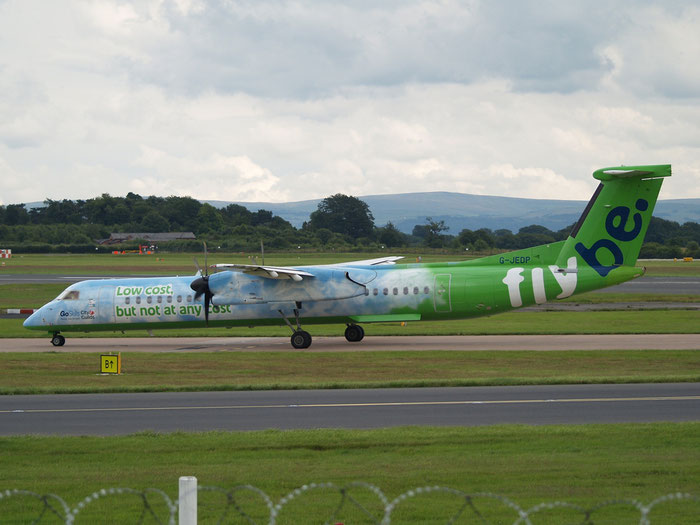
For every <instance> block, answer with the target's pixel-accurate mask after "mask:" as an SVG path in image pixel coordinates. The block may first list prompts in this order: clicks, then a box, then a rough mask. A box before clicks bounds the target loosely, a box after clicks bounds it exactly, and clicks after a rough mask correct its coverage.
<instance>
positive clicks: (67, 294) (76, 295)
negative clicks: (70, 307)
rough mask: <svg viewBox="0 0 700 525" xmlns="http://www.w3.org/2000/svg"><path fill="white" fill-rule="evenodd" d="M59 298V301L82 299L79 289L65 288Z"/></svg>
mask: <svg viewBox="0 0 700 525" xmlns="http://www.w3.org/2000/svg"><path fill="white" fill-rule="evenodd" d="M57 299H58V300H59V301H76V300H78V299H80V292H79V291H78V290H65V291H64V292H63V293H62V294H61V295H59V296H58V297H57Z"/></svg>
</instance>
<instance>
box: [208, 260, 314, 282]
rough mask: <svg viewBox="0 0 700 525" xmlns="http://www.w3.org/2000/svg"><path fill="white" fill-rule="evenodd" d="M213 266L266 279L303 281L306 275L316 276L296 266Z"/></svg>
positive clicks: (213, 266)
mask: <svg viewBox="0 0 700 525" xmlns="http://www.w3.org/2000/svg"><path fill="white" fill-rule="evenodd" d="M212 268H225V269H227V270H231V271H232V272H242V273H247V274H249V275H257V276H259V277H265V278H266V279H291V280H292V281H297V282H298V281H301V280H302V279H303V278H304V277H314V274H312V273H309V272H306V271H304V270H297V269H296V268H287V267H282V266H262V265H258V264H213V265H212Z"/></svg>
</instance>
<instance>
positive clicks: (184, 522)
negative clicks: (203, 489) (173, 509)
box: [178, 476, 197, 525]
mask: <svg viewBox="0 0 700 525" xmlns="http://www.w3.org/2000/svg"><path fill="white" fill-rule="evenodd" d="M179 501H180V508H179V518H180V519H179V521H178V523H179V524H180V525H197V478H195V477H194V476H180V494H179Z"/></svg>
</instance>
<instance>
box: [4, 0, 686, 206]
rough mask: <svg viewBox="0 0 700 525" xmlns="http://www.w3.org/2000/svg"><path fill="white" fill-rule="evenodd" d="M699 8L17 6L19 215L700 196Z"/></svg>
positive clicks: (14, 63)
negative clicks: (80, 206) (631, 179)
mask: <svg viewBox="0 0 700 525" xmlns="http://www.w3.org/2000/svg"><path fill="white" fill-rule="evenodd" d="M699 28H700V6H699V5H698V4H697V2H695V1H685V2H684V1H674V0H664V1H660V0H659V1H638V0H629V1H624V0H621V1H615V2H605V3H604V2H590V1H588V0H582V1H575V0H574V1H565V2H564V1H560V0H551V1H546V0H538V1H527V0H517V1H516V0H511V1H507V0H503V1H491V0H481V1H480V0H473V1H462V2H458V1H449V0H446V1H428V0H425V1H409V0H397V1H382V2H376V1H370V0H366V1H365V0H358V1H348V2H340V1H338V2H334V1H326V0H323V1H321V0H319V1H303V0H302V1H294V2H282V1H262V0H251V1H213V0H207V1H204V0H202V1H199V0H139V1H134V2H129V1H110V0H95V1H80V0H60V1H58V0H57V1H52V2H46V1H43V0H0V204H11V203H20V202H32V201H42V200H44V199H46V198H51V199H64V198H69V199H77V198H83V199H84V198H91V197H95V196H97V195H100V194H102V193H109V194H111V195H120V196H121V195H125V194H126V193H128V192H130V191H132V192H135V193H139V194H141V195H160V196H168V195H189V196H193V197H196V198H199V199H219V200H232V201H273V202H281V201H295V200H304V199H309V198H319V197H321V198H322V197H326V196H328V195H331V194H334V193H338V192H340V193H345V194H350V195H358V196H360V195H370V194H382V193H400V192H417V191H457V192H463V193H477V194H484V195H502V196H514V197H516V196H517V197H534V198H557V199H581V200H586V199H588V198H589V196H590V194H591V192H592V191H593V189H594V187H595V181H594V180H593V179H592V178H591V172H592V171H593V170H595V169H597V168H600V167H604V166H615V165H619V164H628V165H631V164H652V163H658V164H661V163H672V164H673V168H674V176H673V177H672V179H670V180H667V181H666V183H665V184H664V187H663V189H662V194H661V198H664V199H669V198H685V197H700V29H699Z"/></svg>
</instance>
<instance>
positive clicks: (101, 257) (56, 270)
mask: <svg viewBox="0 0 700 525" xmlns="http://www.w3.org/2000/svg"><path fill="white" fill-rule="evenodd" d="M433 252H434V251H433V250H429V251H423V250H422V249H420V248H419V249H412V250H396V251H383V252H374V253H363V252H346V253H318V252H314V253H307V252H303V253H299V252H294V251H290V252H270V253H266V254H265V263H266V264H270V265H277V266H294V265H297V266H299V265H312V264H330V263H337V262H343V261H356V260H362V259H372V258H375V257H383V256H387V255H403V256H404V259H403V260H402V261H401V262H406V263H412V262H416V261H417V260H418V257H421V261H422V262H445V261H463V260H467V259H473V258H474V257H473V256H471V255H470V256H465V255H463V254H462V253H446V254H441V253H433ZM254 257H257V258H258V260H259V259H260V257H259V254H258V253H253V254H249V253H241V252H235V253H230V252H229V253H223V252H221V253H219V252H217V253H210V254H209V258H208V262H209V264H215V263H226V262H228V263H244V264H249V263H252V262H254ZM193 258H197V259H198V261H199V263H200V264H201V265H203V264H204V255H203V254H202V253H163V254H156V255H111V254H85V255H74V254H50V255H48V254H26V255H19V254H16V255H15V256H13V257H12V258H11V259H7V260H5V261H4V262H5V265H4V266H2V267H0V272H2V273H4V274H12V273H15V274H33V273H36V274H64V275H129V274H134V273H136V274H142V273H146V274H154V275H172V274H179V275H189V274H194V272H195V266H194V262H193V260H192V259H193ZM258 262H260V261H258ZM638 265H639V266H646V268H647V275H651V276H671V275H686V276H698V275H700V261H693V262H683V261H682V260H679V261H677V262H674V261H669V260H645V261H640V262H639V263H638Z"/></svg>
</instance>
